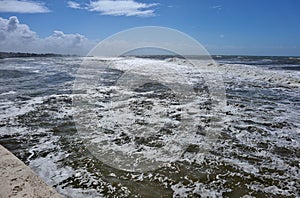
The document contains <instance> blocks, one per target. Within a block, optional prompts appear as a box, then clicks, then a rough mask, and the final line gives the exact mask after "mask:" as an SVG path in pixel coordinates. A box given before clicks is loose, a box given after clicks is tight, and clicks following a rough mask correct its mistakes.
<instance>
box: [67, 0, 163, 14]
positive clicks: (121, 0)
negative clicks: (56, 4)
mask: <svg viewBox="0 0 300 198" xmlns="http://www.w3.org/2000/svg"><path fill="white" fill-rule="evenodd" d="M157 5H158V4H157V3H149V4H147V3H140V2H136V1H134V0H97V1H91V2H90V3H89V4H87V6H85V7H82V6H80V4H79V3H76V2H73V1H71V2H68V6H69V7H71V8H76V9H79V8H81V9H86V10H89V11H93V12H99V13H100V14H102V15H110V16H142V17H149V16H155V10H154V9H151V8H152V7H154V6H157Z"/></svg>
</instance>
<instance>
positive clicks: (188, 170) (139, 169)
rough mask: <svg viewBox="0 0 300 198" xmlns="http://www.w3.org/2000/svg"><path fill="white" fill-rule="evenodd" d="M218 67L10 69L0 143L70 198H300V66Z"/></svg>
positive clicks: (251, 63) (135, 62)
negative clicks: (216, 99)
mask: <svg viewBox="0 0 300 198" xmlns="http://www.w3.org/2000/svg"><path fill="white" fill-rule="evenodd" d="M212 58H213V62H214V66H212V65H211V64H209V65H204V66H203V64H204V63H203V60H201V58H199V60H197V57H192V58H191V59H193V60H195V61H199V64H200V66H196V67H197V72H195V70H191V67H193V68H194V66H191V65H192V64H191V63H190V62H189V61H188V60H185V59H182V57H164V56H149V57H119V58H112V59H103V58H102V59H101V58H97V57H22V58H4V59H0V85H1V86H0V144H1V145H3V146H4V147H6V148H7V149H8V150H9V151H11V152H12V153H13V154H15V155H16V156H17V157H18V158H19V159H21V160H22V161H23V162H24V163H25V164H26V165H28V166H29V167H30V168H31V169H32V170H33V171H34V172H35V173H36V174H37V175H38V176H39V177H41V178H42V179H43V180H44V181H45V182H46V183H47V184H49V185H50V186H52V187H53V188H55V190H56V191H57V192H59V193H60V194H61V195H62V196H63V197H245V198H246V197H300V57H276V56H268V57H266V56H265V57H261V56H213V57H212ZM195 61H193V62H195ZM201 61H202V62H201ZM87 64H88V65H89V66H92V67H91V68H93V70H89V71H90V72H89V73H86V72H83V73H82V71H86V70H84V69H83V68H86V67H85V66H86V65H87ZM99 64H101V65H102V66H103V65H106V66H107V67H101V68H98V67H97V66H98V65H99ZM149 68H152V69H149ZM153 68H154V69H153ZM165 68H167V69H165ZM173 68H174V72H173V73H172V72H171V74H173V76H172V75H171V77H172V78H171V77H170V75H169V74H170V71H172V69H173ZM89 69H90V68H89ZM94 70H95V71H96V70H97V72H94ZM80 71H81V73H80ZM155 71H158V72H155ZM149 73H153V74H151V75H150V76H152V77H153V76H154V77H153V78H147V80H145V79H146V76H147V74H149ZM158 73H159V75H158ZM162 73H164V74H166V75H161V74H162ZM175 74H176V75H175ZM89 75H90V76H89ZM95 76H96V77H97V78H96V80H94V77H95ZM148 76H149V75H148ZM207 76H210V78H208V77H207ZM169 77H170V78H169ZM181 77H182V78H183V79H185V80H184V81H183V80H180V78H181ZM165 78H168V83H166V82H167V81H164V79H165ZM132 79H135V81H133V80H132ZM214 80H217V81H218V84H216V85H217V86H210V84H211V83H214V82H215V81H214ZM136 82H138V85H137V84H136ZM162 82H164V83H162ZM184 82H187V83H184ZM89 83H90V84H89ZM133 84H134V86H133ZM81 85H83V86H81ZM124 85H125V88H124ZM178 85H179V86H178ZM126 86H127V88H128V87H130V86H131V87H134V89H130V90H128V89H126ZM214 90H218V91H215V92H214ZM180 93H181V94H180ZM218 93H221V94H218ZM214 94H215V95H216V97H217V96H221V99H222V101H221V103H218V104H222V106H221V108H218V109H217V110H216V111H214V110H213V109H214V107H215V105H216V104H214V103H213V101H214V97H213V96H212V95H214ZM189 95H192V96H193V97H192V99H191V98H190V97H188V96H189ZM183 96H184V97H183ZM185 96H187V97H185ZM87 98H89V99H87ZM186 98H189V99H188V100H186ZM219 102H220V101H219ZM87 103H88V105H87ZM219 107H220V105H219Z"/></svg>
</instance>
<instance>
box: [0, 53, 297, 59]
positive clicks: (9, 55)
mask: <svg viewBox="0 0 300 198" xmlns="http://www.w3.org/2000/svg"><path fill="white" fill-rule="evenodd" d="M130 56H131V57H137V58H153V57H155V58H158V59H165V58H175V57H176V58H190V59H197V58H204V59H205V58H213V59H215V60H217V59H231V58H238V57H241V58H247V57H248V58H270V57H281V58H289V59H291V58H292V59H293V58H295V59H299V58H300V56H266V55H262V56H257V55H209V56H201V55H200V56H199V55H184V56H182V55H175V54H174V55H163V54H156V55H155V54H151V55H124V57H130ZM28 57H29V58H30V57H81V56H79V55H75V54H72V55H71V54H55V53H27V52H0V59H3V58H28ZM82 57H84V56H82Z"/></svg>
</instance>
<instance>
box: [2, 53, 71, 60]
mask: <svg viewBox="0 0 300 198" xmlns="http://www.w3.org/2000/svg"><path fill="white" fill-rule="evenodd" d="M65 56H76V55H63V54H53V53H41V54H38V53H22V52H0V59H3V58H19V57H65Z"/></svg>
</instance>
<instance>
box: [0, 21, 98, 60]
mask: <svg viewBox="0 0 300 198" xmlns="http://www.w3.org/2000/svg"><path fill="white" fill-rule="evenodd" d="M95 44H96V43H95V42H93V41H90V40H88V39H87V38H86V37H85V36H83V35H80V34H65V33H64V32H62V31H58V30H55V31H54V32H53V34H52V35H50V36H48V37H46V38H40V37H39V36H38V35H37V34H36V32H34V31H32V30H30V28H29V26H28V25H26V24H22V23H20V22H19V19H18V18H17V17H16V16H11V17H10V18H9V19H4V18H2V17H0V46H1V47H0V51H10V52H35V53H61V54H79V55H84V54H86V53H87V52H88V51H89V50H90V49H91V48H92V47H93V46H94V45H95Z"/></svg>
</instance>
